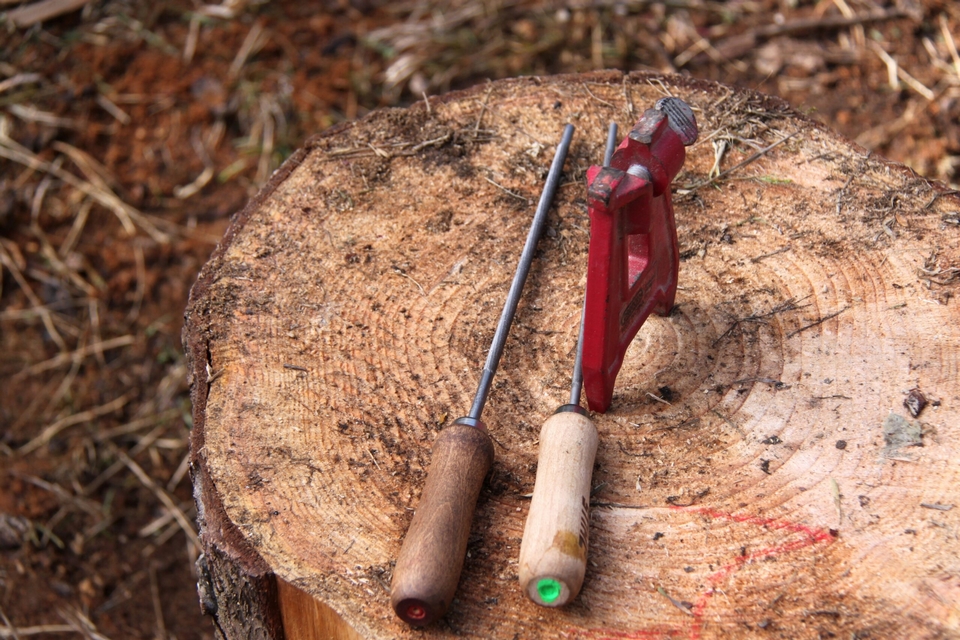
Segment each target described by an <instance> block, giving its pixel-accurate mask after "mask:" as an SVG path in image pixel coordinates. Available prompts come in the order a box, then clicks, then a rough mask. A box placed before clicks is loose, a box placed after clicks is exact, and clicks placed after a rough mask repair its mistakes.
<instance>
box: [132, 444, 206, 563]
mask: <svg viewBox="0 0 960 640" xmlns="http://www.w3.org/2000/svg"><path fill="white" fill-rule="evenodd" d="M117 457H118V458H120V460H121V461H122V462H123V464H125V465H126V467H127V468H128V469H130V471H132V472H133V475H135V476H136V477H137V480H139V481H140V482H141V484H143V486H145V487H146V488H147V489H150V491H152V492H153V494H154V495H155V496H156V497H157V499H158V500H160V502H162V503H163V506H165V507H166V508H167V509H169V510H170V511H171V512H172V513H173V514H174V517H175V518H176V519H177V522H178V523H179V524H180V528H181V529H183V532H184V533H185V534H187V538H188V539H189V540H190V542H192V543H193V544H194V545H195V546H196V548H197V549H200V548H201V546H200V539H199V538H197V533H196V531H194V530H193V525H191V524H190V521H189V520H187V516H186V515H184V513H183V511H182V510H181V509H180V507H178V506H177V504H176V503H175V502H174V501H173V499H172V498H171V497H170V494H168V493H167V492H166V491H164V490H163V488H161V487H158V486H157V483H156V482H154V481H153V478H151V477H150V476H148V475H147V473H146V471H144V470H143V468H142V467H141V466H140V465H138V464H137V463H136V462H134V461H133V460H132V459H131V458H130V457H129V456H128V455H127V454H126V453H124V452H123V451H121V450H119V449H118V450H117Z"/></svg>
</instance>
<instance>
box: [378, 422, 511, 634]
mask: <svg viewBox="0 0 960 640" xmlns="http://www.w3.org/2000/svg"><path fill="white" fill-rule="evenodd" d="M461 421H463V422H467V424H464V423H463V422H461ZM491 465H493V442H492V440H491V439H490V436H489V435H487V431H486V428H485V427H484V425H483V423H482V422H480V421H479V420H473V419H471V418H466V419H464V418H461V419H460V420H458V421H457V422H455V423H454V424H452V425H450V426H449V427H447V428H446V429H444V430H443V431H442V432H441V433H440V436H439V437H438V438H437V441H436V443H434V445H433V459H432V461H431V463H430V469H429V471H428V473H427V482H426V484H425V485H424V487H423V494H422V495H421V496H420V505H419V506H418V507H417V511H416V513H415V514H414V516H413V522H411V523H410V529H409V530H407V536H406V538H404V541H403V546H402V547H401V548H400V556H399V557H398V558H397V564H396V566H395V567H394V570H393V582H392V583H391V585H390V604H391V605H392V606H393V610H394V611H395V612H396V614H397V616H398V617H399V618H400V619H401V620H403V621H405V622H407V623H408V624H410V625H412V626H415V627H422V626H425V625H428V624H430V623H431V622H433V621H434V620H436V619H437V618H439V617H440V616H442V615H443V614H444V613H445V612H446V611H447V607H449V606H450V601H451V600H453V594H454V592H455V591H456V589H457V582H459V581H460V571H461V570H462V569H463V560H464V556H465V555H466V553H467V540H468V539H469V538H470V523H471V522H472V521H473V511H474V509H475V507H476V505H477V498H478V497H479V495H480V487H481V486H482V485H483V479H484V477H486V475H487V472H489V471H490V467H491Z"/></svg>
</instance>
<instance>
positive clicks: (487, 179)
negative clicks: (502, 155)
mask: <svg viewBox="0 0 960 640" xmlns="http://www.w3.org/2000/svg"><path fill="white" fill-rule="evenodd" d="M483 179H484V180H486V181H487V182H489V183H490V184H492V185H493V186H495V187H496V188H497V189H500V190H501V191H503V192H504V193H506V194H508V195H511V196H513V197H514V198H516V199H517V200H523V201H524V202H526V203H527V204H530V198H526V197H524V196H522V195H520V194H519V193H514V192H513V191H510V189H507V188H506V187H505V186H503V185H501V184H497V183H496V182H494V181H493V180H491V179H490V178H488V177H486V176H484V177H483Z"/></svg>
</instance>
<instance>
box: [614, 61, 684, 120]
mask: <svg viewBox="0 0 960 640" xmlns="http://www.w3.org/2000/svg"><path fill="white" fill-rule="evenodd" d="M668 59H669V56H668ZM670 64H671V65H672V64H673V61H672V60H671V61H670ZM674 71H676V67H674ZM621 86H622V87H623V99H624V100H625V101H626V103H627V108H626V112H627V118H629V119H630V120H633V114H634V112H636V108H634V106H633V95H632V94H633V92H632V91H631V90H630V89H629V86H630V85H628V84H627V76H626V75H624V76H623V82H622V83H621Z"/></svg>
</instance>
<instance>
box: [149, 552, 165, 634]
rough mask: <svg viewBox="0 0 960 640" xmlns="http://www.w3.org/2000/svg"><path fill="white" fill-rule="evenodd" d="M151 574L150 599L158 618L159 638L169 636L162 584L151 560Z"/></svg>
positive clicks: (155, 615)
mask: <svg viewBox="0 0 960 640" xmlns="http://www.w3.org/2000/svg"><path fill="white" fill-rule="evenodd" d="M147 571H148V573H149V575H150V600H151V601H152V602H153V616H154V617H155V618H156V619H157V632H156V633H157V636H156V637H157V638H158V639H159V638H166V637H167V625H166V624H165V623H164V621H163V606H162V605H161V604H160V586H159V585H158V584H157V569H156V567H155V566H154V565H153V563H152V562H151V563H150V564H149V566H148V567H147Z"/></svg>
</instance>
